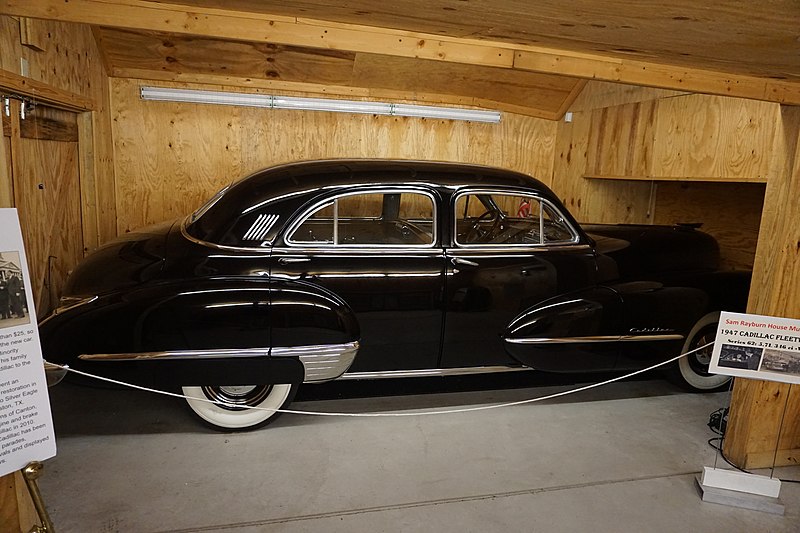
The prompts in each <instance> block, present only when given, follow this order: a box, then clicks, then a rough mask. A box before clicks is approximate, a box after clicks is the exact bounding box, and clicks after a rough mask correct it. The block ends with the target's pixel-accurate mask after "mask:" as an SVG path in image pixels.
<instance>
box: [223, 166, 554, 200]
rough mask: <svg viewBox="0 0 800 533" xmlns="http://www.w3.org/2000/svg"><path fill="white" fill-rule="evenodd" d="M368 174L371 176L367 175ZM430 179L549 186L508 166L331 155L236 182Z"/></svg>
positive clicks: (294, 186) (272, 187) (279, 189)
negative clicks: (332, 157)
mask: <svg viewBox="0 0 800 533" xmlns="http://www.w3.org/2000/svg"><path fill="white" fill-rule="evenodd" d="M365 178H368V179H365ZM367 182H368V183H372V184H376V185H381V184H397V183H398V182H404V183H409V184H411V183H429V184H432V185H435V186H444V187H452V188H456V187H461V186H505V187H521V188H534V189H537V190H539V191H541V192H543V193H546V192H549V190H548V188H547V187H546V186H545V185H544V184H543V183H542V182H540V181H539V180H537V179H535V178H533V177H531V176H528V175H526V174H522V173H520V172H515V171H511V170H506V169H499V168H494V167H488V166H482V165H472V164H467V163H452V162H444V161H415V160H402V159H329V160H323V161H301V162H295V163H289V164H286V165H280V166H276V167H271V168H267V169H264V170H260V171H258V172H255V173H254V174H251V175H250V176H247V177H246V178H243V179H242V180H241V181H239V182H237V183H235V184H234V185H233V187H236V186H238V185H239V184H242V185H243V184H244V183H247V186H248V187H252V188H254V189H261V190H265V189H268V190H269V191H270V192H271V193H272V194H273V195H275V196H280V195H282V194H286V193H291V192H296V191H299V190H304V189H305V190H310V189H319V188H323V187H331V186H337V185H354V184H363V183H367Z"/></svg>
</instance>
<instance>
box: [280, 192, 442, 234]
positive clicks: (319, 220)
mask: <svg viewBox="0 0 800 533" xmlns="http://www.w3.org/2000/svg"><path fill="white" fill-rule="evenodd" d="M287 242H288V243H289V244H305V245H307V244H316V245H319V244H325V245H332V246H359V245H389V246H391V245H401V246H431V245H432V244H433V243H434V204H433V198H431V197H430V196H428V195H426V194H423V193H417V192H400V191H397V192H394V191H386V192H384V191H381V192H369V193H361V194H347V195H343V196H339V197H337V198H335V199H333V200H331V201H330V202H327V203H325V204H323V205H321V206H317V207H316V209H314V210H313V211H312V212H311V213H309V214H307V215H306V216H305V217H304V218H303V220H302V221H301V222H300V224H299V225H297V226H296V228H295V229H294V230H293V231H292V233H291V235H289V237H288V239H287Z"/></svg>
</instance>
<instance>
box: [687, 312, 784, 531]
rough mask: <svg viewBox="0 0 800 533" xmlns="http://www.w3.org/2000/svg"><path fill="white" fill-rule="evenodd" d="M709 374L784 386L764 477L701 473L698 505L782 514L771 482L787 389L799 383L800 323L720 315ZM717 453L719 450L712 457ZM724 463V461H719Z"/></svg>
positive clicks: (775, 483)
mask: <svg viewBox="0 0 800 533" xmlns="http://www.w3.org/2000/svg"><path fill="white" fill-rule="evenodd" d="M709 372H712V373H715V374H725V375H729V376H736V377H746V378H752V379H761V380H768V381H778V382H783V383H788V384H789V390H788V392H787V394H786V400H785V402H784V405H783V412H782V413H781V421H780V425H779V427H778V436H777V439H776V441H775V453H774V454H773V457H772V469H771V472H770V475H769V476H761V475H756V474H749V473H745V472H737V471H732V470H724V469H717V468H716V461H715V466H714V468H709V467H704V468H703V474H702V477H701V478H698V480H697V483H698V485H699V486H700V490H701V491H702V498H703V501H711V502H715V503H721V504H724V505H732V506H735V507H744V508H746V509H753V510H757V511H764V512H768V513H774V514H780V515H782V514H784V506H783V503H781V501H780V499H779V495H780V490H781V481H780V479H776V478H775V477H774V474H775V464H776V463H777V458H778V450H779V448H780V438H781V432H782V431H783V423H784V421H785V419H786V410H787V408H788V404H789V396H790V395H791V391H792V384H794V383H800V321H798V320H792V319H788V318H779V317H770V316H761V315H745V314H739V313H722V314H721V316H720V320H719V326H718V328H717V335H716V337H715V340H714V351H713V354H712V356H711V364H710V365H709ZM720 453H722V445H721V444H720V447H719V450H718V451H717V455H718V456H719V454H720ZM723 457H724V456H723Z"/></svg>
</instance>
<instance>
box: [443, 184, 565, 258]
mask: <svg viewBox="0 0 800 533" xmlns="http://www.w3.org/2000/svg"><path fill="white" fill-rule="evenodd" d="M455 218H456V224H455V228H456V238H455V240H456V243H458V244H467V245H470V244H502V245H515V244H517V245H526V244H527V245H536V244H539V245H541V244H557V243H561V244H563V243H568V242H574V241H575V239H576V234H575V232H574V231H573V230H572V229H571V228H570V226H569V224H568V223H567V221H566V220H564V217H563V216H562V215H561V214H560V213H559V212H558V211H557V210H556V209H555V208H554V207H553V206H551V205H550V204H549V203H547V202H544V201H541V200H539V199H537V198H534V197H530V196H522V195H517V194H504V193H488V192H487V193H469V194H462V195H461V196H459V197H457V199H456V204H455Z"/></svg>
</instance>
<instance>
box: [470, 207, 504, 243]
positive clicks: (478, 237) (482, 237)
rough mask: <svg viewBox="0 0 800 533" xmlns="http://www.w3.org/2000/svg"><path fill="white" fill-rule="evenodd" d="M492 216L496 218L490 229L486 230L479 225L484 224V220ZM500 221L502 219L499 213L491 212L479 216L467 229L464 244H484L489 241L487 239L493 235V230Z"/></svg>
mask: <svg viewBox="0 0 800 533" xmlns="http://www.w3.org/2000/svg"><path fill="white" fill-rule="evenodd" d="M493 215H497V218H496V219H495V221H494V223H493V224H492V226H491V227H490V228H488V229H487V228H485V227H484V226H482V225H481V223H482V222H484V221H485V220H486V219H489V218H491V217H492V216H493ZM501 220H502V217H501V216H500V214H499V213H495V212H494V211H492V210H489V211H486V212H485V213H483V214H482V215H481V216H479V217H478V218H476V219H475V221H474V222H473V223H472V226H471V227H470V228H469V231H468V232H467V237H466V242H468V243H470V242H486V241H487V240H488V239H489V237H490V236H491V235H492V234H493V233H494V230H495V229H496V228H497V226H498V225H499V224H500V221H501Z"/></svg>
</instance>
